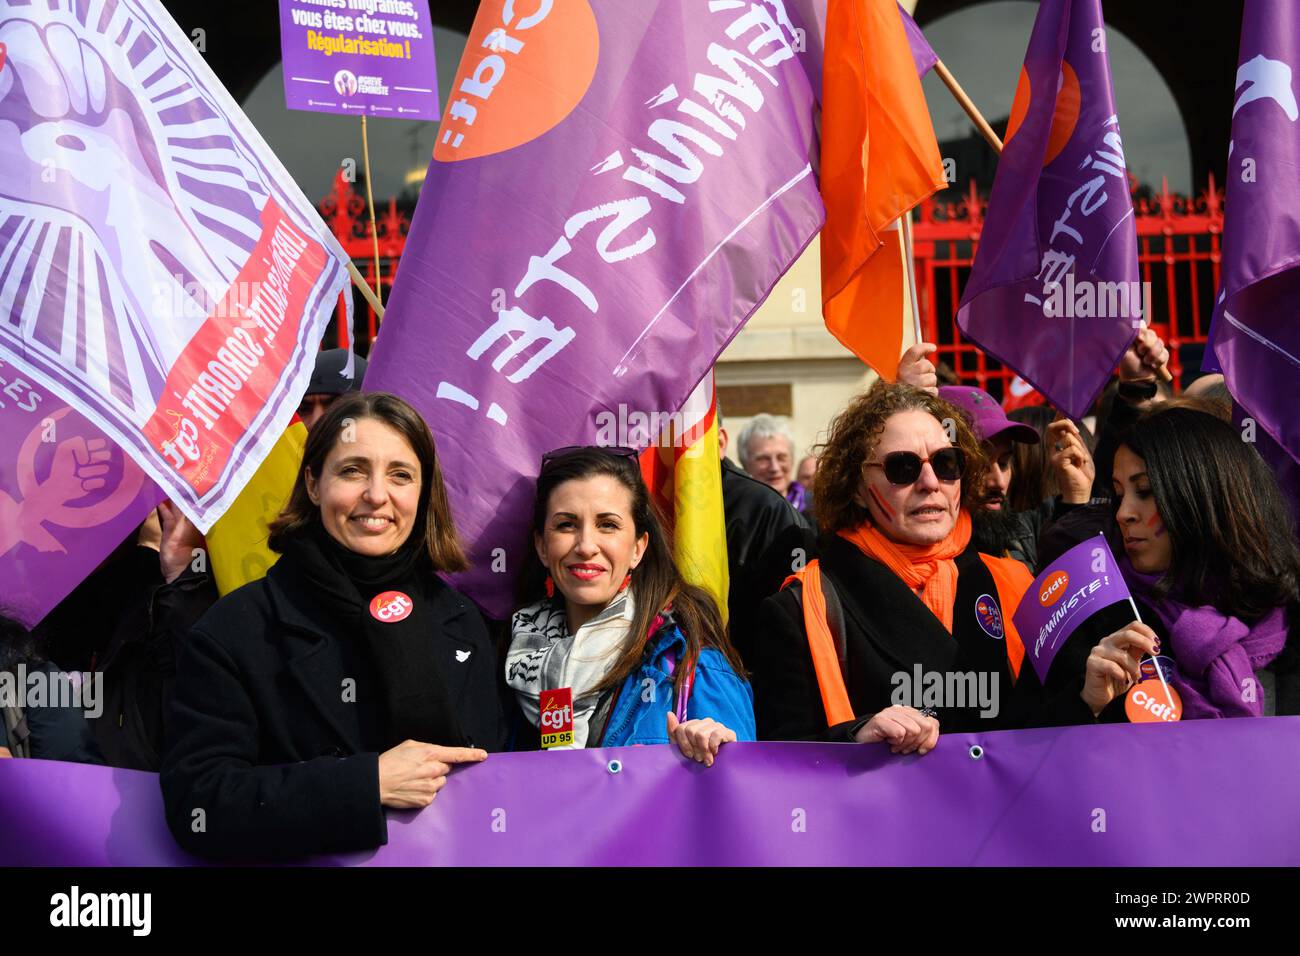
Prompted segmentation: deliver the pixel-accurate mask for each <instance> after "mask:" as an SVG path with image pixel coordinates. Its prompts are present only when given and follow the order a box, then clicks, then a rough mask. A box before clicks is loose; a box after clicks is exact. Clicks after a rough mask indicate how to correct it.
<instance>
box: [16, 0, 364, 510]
mask: <svg viewBox="0 0 1300 956" xmlns="http://www.w3.org/2000/svg"><path fill="white" fill-rule="evenodd" d="M0 49H3V50H4V53H3V55H2V56H0V169H3V170H4V175H3V177H2V178H0V360H3V361H4V362H6V363H8V364H9V365H10V366H12V367H14V368H15V369H17V370H18V371H19V372H21V373H22V374H23V375H24V376H25V377H26V378H27V379H28V380H29V381H30V382H32V383H33V384H34V385H38V386H40V387H41V388H42V389H44V390H47V391H48V392H50V393H51V394H52V395H54V396H57V397H58V398H59V399H60V400H61V401H64V402H67V403H68V404H69V405H70V406H72V407H73V408H75V409H76V410H77V411H78V412H79V413H81V414H82V415H84V416H85V417H86V418H87V419H88V420H89V421H90V422H91V423H93V424H94V425H95V427H96V428H98V429H100V430H102V431H103V433H104V435H105V436H106V437H108V438H110V439H111V440H112V441H113V442H114V443H115V444H116V445H118V446H119V447H120V448H122V449H123V450H124V451H126V453H127V454H129V455H131V456H132V458H133V459H135V461H136V463H137V464H139V465H140V467H141V468H142V469H143V470H144V472H145V473H146V474H147V475H149V477H150V478H152V479H153V480H154V481H155V482H157V483H158V485H159V486H160V487H161V488H163V489H164V491H165V493H166V494H167V496H168V497H169V498H171V499H172V500H173V501H175V502H176V504H177V505H179V506H180V508H181V509H182V510H183V511H184V512H185V514H186V515H188V516H189V517H190V518H191V519H192V520H193V521H194V522H195V524H197V525H198V526H199V528H200V529H202V530H204V531H206V530H207V529H208V528H209V527H210V526H211V524H212V523H213V521H214V520H215V519H216V518H217V517H219V516H220V515H221V513H222V511H223V510H224V509H225V507H226V506H227V505H228V504H229V503H230V502H231V501H232V500H234V498H235V497H236V496H237V495H238V493H239V491H240V489H241V488H242V487H243V485H244V483H245V482H246V481H247V480H248V478H249V477H251V476H252V474H253V473H254V472H255V471H256V470H257V467H258V465H259V464H260V463H261V461H262V459H263V458H264V457H265V455H266V453H267V451H268V450H269V449H270V448H271V446H272V445H273V444H274V443H275V441H276V440H277V439H278V438H279V436H280V434H281V433H282V432H283V430H284V427H285V425H286V424H287V423H288V421H289V418H290V417H291V416H292V415H293V414H294V411H295V410H296V407H297V403H298V399H299V397H300V396H301V394H302V392H303V390H304V389H305V388H306V385H307V380H308V378H309V377H310V375H311V371H312V361H313V356H314V354H315V352H316V350H317V347H318V344H319V342H320V338H321V335H322V333H323V332H324V330H325V327H326V325H327V324H328V322H329V320H330V318H331V316H332V314H333V311H334V308H335V306H336V304H337V302H338V297H339V294H340V292H341V291H342V290H343V289H345V288H346V286H347V275H346V257H345V255H344V253H343V250H342V248H341V247H340V246H339V244H338V242H337V241H336V240H335V239H334V237H333V235H332V234H331V233H330V232H329V230H328V229H327V228H326V227H325V224H324V223H323V222H322V221H321V219H320V216H319V215H318V214H317V213H316V210H315V209H314V208H313V206H312V204H311V203H310V202H308V201H307V199H306V197H304V196H303V195H302V192H301V191H300V190H299V189H298V187H297V186H296V185H295V183H294V182H293V179H292V178H291V177H290V176H289V174H288V173H287V172H286V171H285V170H284V167H283V166H282V165H281V164H280V162H279V160H277V159H276V157H275V155H274V154H273V153H272V152H271V150H270V148H269V147H268V146H267V145H266V143H265V141H264V140H263V139H262V137H261V136H260V135H259V134H258V133H257V131H256V130H255V129H254V128H253V127H252V125H251V124H250V123H249V122H248V120H247V118H246V117H245V116H244V114H243V113H242V112H241V111H240V109H239V106H238V105H237V104H236V103H235V101H234V100H233V99H231V97H230V95H229V94H228V93H227V92H226V90H225V88H224V87H223V86H222V85H221V82H220V81H219V80H218V79H217V78H216V76H215V74H213V72H212V70H211V68H210V67H209V66H208V65H207V63H206V62H205V61H204V59H203V57H202V56H200V55H199V53H198V51H196V50H195V48H194V46H193V44H192V43H191V42H190V38H189V37H187V36H186V35H185V34H184V33H182V32H181V30H180V28H179V27H178V26H176V24H175V23H174V22H173V21H172V19H171V17H170V16H169V15H168V14H167V12H166V11H165V10H164V9H163V7H162V5H161V4H160V3H158V2H157V0H105V2H94V0H48V2H43V3H39V4H36V3H31V4H26V3H24V4H19V3H7V4H5V5H4V6H2V7H0ZM348 302H349V304H350V302H351V299H350V297H349V299H348Z"/></svg>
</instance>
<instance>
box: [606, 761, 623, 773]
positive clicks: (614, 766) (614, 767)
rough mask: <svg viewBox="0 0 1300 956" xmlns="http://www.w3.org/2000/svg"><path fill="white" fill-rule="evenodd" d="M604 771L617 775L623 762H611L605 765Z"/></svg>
mask: <svg viewBox="0 0 1300 956" xmlns="http://www.w3.org/2000/svg"><path fill="white" fill-rule="evenodd" d="M605 769H606V770H608V771H609V772H610V773H618V772H619V771H620V770H622V769H623V761H621V760H611V761H610V762H609V763H608V764H606V765H605Z"/></svg>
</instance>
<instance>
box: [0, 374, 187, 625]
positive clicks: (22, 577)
mask: <svg viewBox="0 0 1300 956" xmlns="http://www.w3.org/2000/svg"><path fill="white" fill-rule="evenodd" d="M161 500H162V492H161V491H159V490H158V486H157V485H155V484H154V483H153V482H152V481H150V480H149V479H148V478H147V477H145V473H144V472H143V471H141V470H140V466H139V465H137V464H136V463H135V462H134V461H132V460H131V458H130V457H129V456H128V455H125V454H123V453H122V449H120V448H118V447H117V446H116V445H115V444H113V442H112V441H110V440H109V439H108V437H107V436H105V435H104V433H103V432H102V431H100V430H99V429H98V428H96V427H95V426H94V425H93V424H91V423H90V422H89V421H87V420H86V418H85V416H84V415H81V414H79V413H78V412H76V411H74V410H73V409H71V408H69V407H68V406H67V405H65V404H64V403H63V402H60V401H59V400H58V399H56V398H54V397H53V396H51V395H50V394H49V393H48V392H46V391H45V390H44V389H41V388H37V387H36V386H34V385H32V384H31V383H30V382H29V381H27V380H26V379H25V378H24V377H23V376H22V374H20V373H17V372H16V370H14V369H13V368H11V367H10V366H8V365H5V364H4V363H3V362H0V581H3V582H4V592H3V595H2V596H0V601H3V603H4V604H5V606H6V610H7V611H9V612H10V613H13V614H15V615H16V616H17V617H18V618H19V619H20V620H22V621H23V622H24V623H25V624H26V625H27V626H28V627H32V626H34V625H35V624H36V622H38V621H39V620H40V619H41V618H43V617H44V616H45V615H46V614H47V613H49V611H50V610H51V609H52V608H53V607H54V606H55V605H56V604H58V603H59V601H61V600H63V598H64V597H65V596H66V595H67V594H68V593H69V592H71V591H72V589H73V588H75V587H76V586H77V585H78V584H79V583H81V581H82V579H84V578H85V577H86V576H87V575H88V574H90V572H91V571H93V570H94V569H95V567H96V566H97V565H98V564H99V562H100V561H102V560H103V559H104V557H105V556H106V555H107V554H108V553H109V552H110V551H112V550H113V548H114V547H115V546H116V545H117V544H118V543H119V542H120V541H122V540H124V539H125V538H126V536H127V535H129V534H130V533H131V532H132V531H133V530H134V529H135V528H136V526H138V525H139V524H140V522H141V521H143V520H144V519H145V517H146V516H147V515H148V514H149V512H150V511H152V510H153V509H154V508H156V507H157V506H158V502H159V501H161Z"/></svg>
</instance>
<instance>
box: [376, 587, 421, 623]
mask: <svg viewBox="0 0 1300 956" xmlns="http://www.w3.org/2000/svg"><path fill="white" fill-rule="evenodd" d="M413 607H415V602H414V601H412V600H411V599H410V598H409V597H407V596H406V595H405V594H403V593H402V592H401V591H384V592H383V593H382V594H376V595H375V596H374V597H373V598H371V599H370V616H371V617H373V618H374V619H375V620H376V621H379V622H380V623H382V624H396V623H397V622H398V621H401V620H404V619H405V618H407V617H409V616H410V614H411V609H412V608H413Z"/></svg>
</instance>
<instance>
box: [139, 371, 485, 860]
mask: <svg viewBox="0 0 1300 956" xmlns="http://www.w3.org/2000/svg"><path fill="white" fill-rule="evenodd" d="M270 545H271V547H272V549H274V550H276V551H279V552H281V554H282V557H281V558H280V560H279V561H278V562H277V563H276V564H275V565H274V566H273V567H272V568H271V569H270V571H268V572H267V576H266V577H265V578H264V579H263V580H260V581H255V582H253V583H251V584H248V585H246V586H244V587H242V588H240V589H239V590H237V591H235V592H233V593H232V594H230V595H228V596H226V597H225V598H224V599H222V600H221V601H219V602H218V603H217V604H216V606H214V607H213V608H212V610H211V611H210V612H208V614H207V615H206V616H205V617H204V618H203V619H202V620H200V621H199V623H198V624H197V625H196V626H195V628H194V630H193V632H191V634H190V636H189V638H188V639H187V640H186V641H185V642H184V643H183V645H182V647H181V651H180V655H179V659H178V662H177V677H176V687H175V692H174V697H173V704H172V716H171V722H170V723H169V725H168V737H169V742H170V743H169V747H168V751H167V754H166V756H165V758H164V761H163V768H162V774H161V782H162V790H163V798H164V803H165V805H166V811H167V822H168V825H169V826H170V827H171V830H172V833H173V835H174V836H175V837H176V840H177V842H179V843H180V844H181V845H182V846H183V847H184V848H185V849H187V850H189V851H190V852H192V853H196V854H198V855H202V856H207V857H220V858H226V859H254V858H255V859H282V858H287V857H293V856H301V855H305V854H310V853H337V852H346V851H352V850H364V849H370V848H373V847H376V846H379V845H381V844H383V843H386V842H387V839H388V837H387V822H386V819H385V813H384V808H385V807H392V808H419V807H424V806H427V805H428V804H429V803H430V802H431V801H432V800H433V798H434V796H435V795H436V794H437V792H438V791H439V790H440V789H441V788H442V786H443V785H444V784H445V783H446V781H447V776H448V774H449V773H450V772H451V769H452V767H453V766H454V765H456V764H461V763H473V762H478V761H481V760H483V759H485V758H486V757H487V752H486V751H487V750H497V749H502V747H503V745H504V737H505V720H504V716H503V712H502V708H501V701H500V696H499V691H498V685H497V680H496V676H497V675H496V654H495V650H494V648H493V646H492V644H491V642H490V640H489V638H488V634H487V630H486V628H485V626H484V624H483V620H482V618H481V617H480V616H479V613H478V611H477V610H476V609H475V608H474V606H473V605H472V604H470V602H469V601H468V600H466V599H465V598H464V597H462V596H461V595H460V594H458V593H457V592H456V591H454V590H452V589H451V588H450V587H449V586H448V585H446V584H445V583H443V582H442V581H441V580H440V579H439V578H438V577H437V575H436V573H435V572H448V571H458V570H462V569H463V568H464V567H465V566H466V561H465V557H464V554H463V552H462V551H461V547H460V544H459V541H458V538H457V535H456V531H455V528H454V526H453V524H452V519H451V511H450V508H449V506H448V503H447V495H446V491H445V489H444V487H443V481H442V475H441V473H440V471H439V469H438V462H437V458H436V452H435V449H434V445H433V436H432V435H431V434H430V433H429V429H428V426H426V425H425V423H424V421H423V420H422V419H421V418H420V416H419V414H418V413H417V412H416V411H415V410H414V409H413V408H411V406H410V405H408V404H407V403H406V402H404V401H402V400H401V399H399V398H397V397H396V396H393V395H387V394H384V393H371V394H361V393H355V394H351V395H348V396H345V397H343V398H341V399H339V400H338V401H337V402H335V403H334V404H333V405H332V406H331V407H330V409H329V411H328V412H327V413H326V415H325V417H324V418H323V419H322V420H321V421H320V422H319V423H318V424H317V425H316V427H315V428H313V429H312V430H311V432H310V434H309V436H308V439H307V445H306V448H305V449H304V452H303V467H302V470H301V471H300V473H299V476H298V480H297V482H296V484H295V486H294V489H293V492H292V494H291V496H290V499H289V503H288V505H287V507H286V508H285V510H284V512H282V513H281V515H280V517H279V518H278V519H277V520H276V521H275V522H274V523H273V524H272V527H271V536H270Z"/></svg>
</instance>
